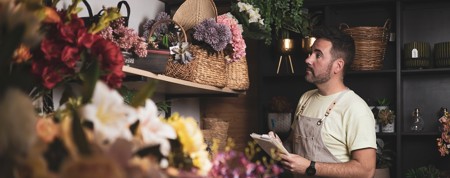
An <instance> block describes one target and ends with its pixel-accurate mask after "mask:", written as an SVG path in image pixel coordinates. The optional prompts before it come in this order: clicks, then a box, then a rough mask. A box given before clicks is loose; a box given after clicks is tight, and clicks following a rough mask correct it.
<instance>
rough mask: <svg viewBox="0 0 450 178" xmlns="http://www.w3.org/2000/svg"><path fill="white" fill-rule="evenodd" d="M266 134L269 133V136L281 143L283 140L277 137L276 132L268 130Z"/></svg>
mask: <svg viewBox="0 0 450 178" xmlns="http://www.w3.org/2000/svg"><path fill="white" fill-rule="evenodd" d="M268 135H269V137H270V138H274V139H276V140H277V141H278V142H279V143H280V144H281V145H283V142H282V141H281V139H280V137H278V135H277V134H276V133H274V132H272V131H270V132H269V133H268Z"/></svg>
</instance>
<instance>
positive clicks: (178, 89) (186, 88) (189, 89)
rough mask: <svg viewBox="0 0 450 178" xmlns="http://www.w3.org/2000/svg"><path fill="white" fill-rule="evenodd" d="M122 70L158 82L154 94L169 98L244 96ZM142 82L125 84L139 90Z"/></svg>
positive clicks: (170, 78) (135, 70)
mask: <svg viewBox="0 0 450 178" xmlns="http://www.w3.org/2000/svg"><path fill="white" fill-rule="evenodd" d="M122 70H123V71H124V72H126V73H128V74H134V75H139V76H143V77H145V78H146V79H153V80H158V81H159V83H158V85H157V89H156V92H159V93H163V94H165V95H169V96H173V97H175V96H178V97H180V96H186V97H187V96H199V95H214V96H237V95H240V94H245V92H243V91H235V90H232V89H229V88H218V87H215V86H210V85H204V84H199V83H194V82H190V81H186V80H181V79H177V78H173V77H169V76H165V75H160V74H154V73H152V72H149V71H145V70H141V69H137V68H133V67H129V66H123V68H122ZM142 83H143V81H134V82H132V81H129V82H126V83H125V84H126V85H127V86H128V87H130V88H132V89H133V88H139V86H141V85H142Z"/></svg>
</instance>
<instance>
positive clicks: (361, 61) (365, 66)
mask: <svg viewBox="0 0 450 178" xmlns="http://www.w3.org/2000/svg"><path fill="white" fill-rule="evenodd" d="M339 28H340V29H341V30H343V31H344V32H345V33H347V34H349V35H350V36H352V37H353V40H354V41H355V48H356V51H355V59H354V61H353V63H352V65H351V66H350V68H351V69H352V70H357V71H358V70H380V69H381V68H382V67H383V59H384V55H385V52H386V45H387V41H388V38H389V29H390V28H391V20H390V19H387V20H386V22H385V23H384V26H383V27H351V28H350V27H349V26H348V25H347V24H344V23H343V24H341V25H340V26H339Z"/></svg>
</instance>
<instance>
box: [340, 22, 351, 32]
mask: <svg viewBox="0 0 450 178" xmlns="http://www.w3.org/2000/svg"><path fill="white" fill-rule="evenodd" d="M343 27H344V28H345V29H347V28H350V27H349V26H348V25H347V24H346V23H341V24H339V30H344V29H343Z"/></svg>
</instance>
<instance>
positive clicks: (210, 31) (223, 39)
mask: <svg viewBox="0 0 450 178" xmlns="http://www.w3.org/2000/svg"><path fill="white" fill-rule="evenodd" d="M193 36H194V39H195V40H197V41H200V42H205V43H206V44H208V45H210V46H211V47H212V48H213V49H214V50H215V51H222V50H223V49H225V47H226V46H227V45H228V44H229V43H230V41H231V36H232V34H231V31H230V28H229V27H228V26H226V25H223V24H218V23H217V22H216V21H215V20H214V19H212V18H211V19H207V20H205V21H203V22H201V23H200V24H198V25H196V26H195V27H194V35H193Z"/></svg>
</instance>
